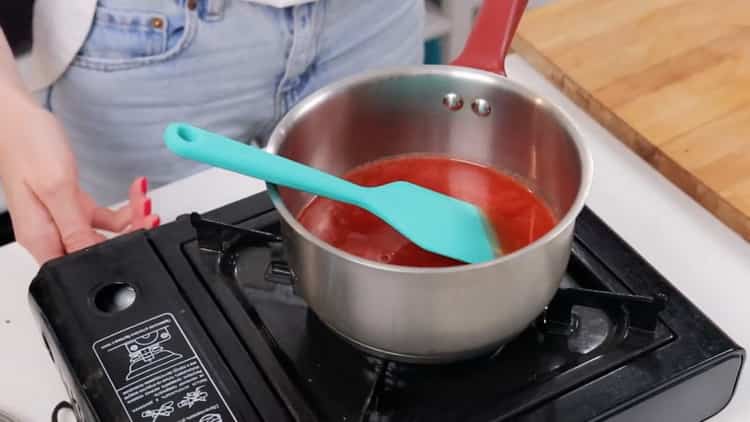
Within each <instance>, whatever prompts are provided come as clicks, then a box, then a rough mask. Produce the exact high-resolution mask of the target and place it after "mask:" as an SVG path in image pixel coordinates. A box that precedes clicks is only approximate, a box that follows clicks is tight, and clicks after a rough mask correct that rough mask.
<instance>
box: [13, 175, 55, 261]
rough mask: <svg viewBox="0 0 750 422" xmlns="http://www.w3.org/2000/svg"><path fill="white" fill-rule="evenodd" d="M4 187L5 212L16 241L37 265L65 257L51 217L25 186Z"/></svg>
mask: <svg viewBox="0 0 750 422" xmlns="http://www.w3.org/2000/svg"><path fill="white" fill-rule="evenodd" d="M11 186H13V185H10V186H6V188H7V189H6V194H7V199H8V209H9V211H10V215H11V220H12V221H13V231H14V234H15V236H16V240H17V241H18V243H20V244H21V246H23V247H24V248H26V249H27V250H28V251H29V253H31V255H32V256H33V257H34V259H35V260H36V261H37V262H38V263H39V264H43V263H45V262H47V261H49V260H50V259H53V258H57V257H59V256H62V255H64V254H65V249H64V248H63V245H62V242H61V240H60V234H59V233H58V231H57V227H56V226H55V223H54V221H53V220H52V216H50V214H49V212H48V211H47V209H46V208H45V207H44V205H43V204H42V203H41V201H39V199H38V198H37V197H36V196H35V195H34V193H33V192H32V191H31V189H29V188H28V187H27V186H26V185H25V184H18V185H17V187H16V188H14V187H11Z"/></svg>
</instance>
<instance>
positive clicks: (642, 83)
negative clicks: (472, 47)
mask: <svg viewBox="0 0 750 422" xmlns="http://www.w3.org/2000/svg"><path fill="white" fill-rule="evenodd" d="M513 48H514V50H515V51H516V52H517V53H519V54H520V55H521V56H523V57H524V58H525V59H526V60H528V61H529V62H530V63H531V64H532V65H533V66H535V67H536V68H537V69H538V70H540V71H541V72H542V73H543V74H544V75H545V76H546V77H547V78H549V79H550V80H551V81H552V82H554V83H555V84H556V85H557V86H558V87H560V88H561V89H562V90H563V91H564V92H565V93H566V94H567V95H568V96H569V97H570V98H571V99H573V100H574V101H575V102H576V103H578V105H579V106H581V107H583V108H584V109H585V110H587V111H588V112H589V113H591V114H592V115H593V116H594V118H596V119H597V120H598V121H599V122H600V123H601V124H602V125H603V126H605V127H607V128H608V129H609V130H610V131H611V132H613V133H614V134H615V135H616V136H618V137H619V138H620V139H622V140H623V142H625V143H626V144H627V145H628V146H629V147H630V148H631V149H632V150H633V151H635V152H636V153H638V154H639V155H640V156H641V157H643V159H644V160H646V161H648V162H649V163H650V164H651V165H653V166H654V167H655V168H656V169H657V170H658V171H660V172H661V173H662V174H663V175H664V176H666V177H667V178H668V179H669V180H671V181H672V182H673V183H675V184H676V185H677V186H679V187H680V188H681V189H683V190H684V191H685V192H687V193H688V194H689V195H690V196H692V197H693V198H694V199H695V200H696V201H698V202H699V203H701V204H702V205H703V206H704V207H705V208H706V209H708V210H709V211H710V212H712V213H713V214H714V215H716V217H718V218H719V219H720V220H721V221H723V222H724V223H725V224H726V225H728V226H729V227H731V228H732V229H733V230H735V231H736V232H737V233H739V234H740V235H742V236H743V237H744V238H745V239H746V240H750V0H721V1H716V0H693V1H689V0H558V1H555V2H553V3H551V4H549V5H547V6H544V7H540V8H536V9H532V10H530V11H528V12H527V13H526V14H525V15H524V17H523V20H522V21H521V25H520V28H519V31H518V34H517V36H516V38H515V41H514V44H513ZM595 177H596V176H595ZM644 206H647V204H644Z"/></svg>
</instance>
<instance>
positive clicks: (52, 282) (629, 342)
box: [30, 194, 744, 422]
mask: <svg viewBox="0 0 750 422" xmlns="http://www.w3.org/2000/svg"><path fill="white" fill-rule="evenodd" d="M278 233H279V223H278V216H277V214H276V212H275V211H274V210H273V207H272V205H271V203H270V201H269V200H268V198H267V197H266V196H265V194H261V195H256V196H253V197H250V198H247V199H244V200H242V201H239V202H237V203H234V204H231V205H228V206H226V207H223V208H220V209H218V210H215V211H213V212H210V213H207V214H206V215H205V216H199V215H197V214H193V215H191V216H184V217H181V218H180V219H178V220H177V221H176V222H174V223H171V224H168V225H165V226H163V227H161V228H158V229H156V230H152V231H149V232H137V233H133V234H130V235H126V236H122V237H119V238H116V239H113V240H110V241H108V242H106V243H103V244H101V245H98V246H96V247H93V248H91V249H88V250H86V251H83V252H80V253H76V254H73V255H70V256H67V257H65V258H63V259H59V260H56V261H54V262H51V263H48V264H47V265H45V266H44V267H43V268H42V270H41V271H40V272H39V275H38V276H37V278H36V279H35V280H34V282H33V283H32V285H31V288H30V295H31V302H32V305H33V309H34V312H35V314H37V315H38V317H39V321H40V326H41V327H42V333H43V338H44V342H45V344H46V345H47V347H48V349H49V351H50V355H51V357H52V359H53V360H54V361H55V363H56V365H57V367H58V368H59V370H60V373H61V375H62V378H63V380H64V382H65V385H66V386H67V389H68V392H69V394H70V398H71V399H70V400H71V401H70V403H71V405H72V407H73V408H74V409H75V411H76V413H77V414H78V417H79V419H80V420H85V421H104V422H119V421H130V422H140V421H149V422H166V421H192V422H230V421H248V422H249V421H272V422H278V421H303V422H307V421H511V420H512V421H589V420H604V419H607V420H612V421H680V422H685V421H697V420H703V419H705V418H707V417H709V416H711V415H713V414H715V413H717V412H718V411H720V410H721V409H722V408H723V407H724V406H725V405H726V404H727V403H728V402H729V400H730V399H731V397H732V394H733V391H734V388H735V385H736V383H737V379H738V376H739V373H740V369H741V367H742V363H743V360H744V350H743V349H742V348H741V347H740V346H738V345H737V344H735V343H734V342H733V341H732V340H731V339H730V338H729V337H727V335H726V334H724V333H723V332H722V331H721V330H720V329H719V328H718V327H717V326H716V325H714V324H713V323H712V322H711V321H710V320H709V319H708V318H707V317H706V316H705V315H703V314H702V313H701V312H700V311H699V310H698V309H697V308H696V307H695V306H694V305H693V304H692V303H690V302H689V301H688V300H687V299H686V298H685V297H684V296H683V295H682V294H680V293H679V292H678V291H677V290H676V289H675V288H674V286H672V285H671V284H670V283H669V282H667V281H666V280H665V279H664V278H662V277H661V276H660V275H659V274H658V273H657V272H656V271H655V270H654V269H653V268H652V267H651V266H650V265H649V264H648V263H646V262H645V261H644V260H643V259H642V258H641V257H640V256H639V255H638V254H637V253H636V252H634V251H633V250H632V249H631V248H630V247H628V246H627V245H626V244H625V243H624V242H623V241H622V240H621V239H620V238H619V237H618V236H617V235H616V234H615V233H613V232H612V231H611V230H610V229H609V228H608V227H607V226H606V225H605V224H604V223H603V222H602V221H600V220H599V219H598V218H597V217H596V216H595V215H594V214H593V213H592V212H591V211H589V210H588V209H585V210H584V212H583V213H582V214H581V216H580V217H579V219H578V222H577V226H576V238H575V243H574V246H573V255H572V257H571V261H570V265H569V269H568V273H567V275H566V277H565V280H564V282H563V288H561V289H560V290H559V291H558V294H557V295H556V297H555V298H554V300H553V301H552V303H551V304H550V305H549V306H548V308H547V310H546V311H545V312H544V314H543V315H540V317H539V319H538V320H537V321H536V322H535V323H534V324H532V326H530V327H529V328H528V329H527V330H526V331H525V332H523V333H522V334H521V335H520V336H519V337H517V338H516V339H515V340H514V341H512V342H511V343H509V344H507V345H506V346H505V347H504V348H502V349H501V350H498V351H497V352H496V353H494V354H493V355H491V356H485V357H482V358H478V359H474V360H471V361H466V362H461V363H457V364H450V365H427V366H420V365H411V364H401V363H397V362H392V361H387V360H383V359H381V358H378V357H375V356H369V355H367V354H366V353H364V352H362V351H360V350H358V349H356V348H355V347H353V346H352V345H350V344H349V343H347V342H346V341H345V340H343V339H342V338H340V337H339V336H338V335H336V334H334V333H333V332H332V331H330V330H329V329H328V328H327V327H326V326H325V325H324V324H323V323H321V322H320V321H319V320H318V319H317V318H316V317H315V315H314V314H313V313H312V312H309V311H308V309H307V306H306V305H305V303H304V301H303V300H302V299H301V298H299V297H298V296H297V295H295V293H294V280H293V277H292V275H291V274H290V271H289V269H288V267H287V266H286V264H285V261H284V252H283V248H282V247H281V239H280V238H279V236H278ZM531 281H532V280H530V282H531Z"/></svg>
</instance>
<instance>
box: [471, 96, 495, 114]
mask: <svg viewBox="0 0 750 422" xmlns="http://www.w3.org/2000/svg"><path fill="white" fill-rule="evenodd" d="M471 109H472V111H474V114H476V115H477V116H481V117H485V116H489V115H490V112H491V111H492V106H490V103H489V101H487V100H485V99H483V98H477V99H475V100H474V101H473V102H472V103H471Z"/></svg>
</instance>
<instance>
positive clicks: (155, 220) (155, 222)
mask: <svg viewBox="0 0 750 422" xmlns="http://www.w3.org/2000/svg"><path fill="white" fill-rule="evenodd" d="M160 222H161V219H159V216H156V218H154V224H152V225H151V228H152V229H153V228H156V227H159V223H160Z"/></svg>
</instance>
